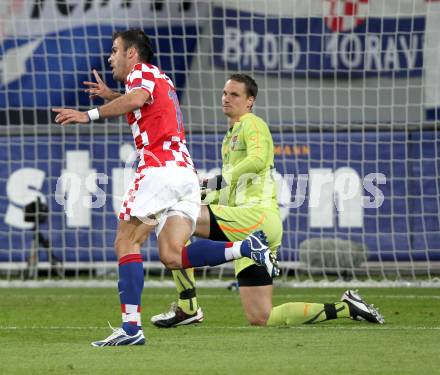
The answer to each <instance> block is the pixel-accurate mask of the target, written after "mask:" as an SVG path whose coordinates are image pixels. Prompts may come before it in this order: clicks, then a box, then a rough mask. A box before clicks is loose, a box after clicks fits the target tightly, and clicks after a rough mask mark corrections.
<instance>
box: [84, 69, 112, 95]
mask: <svg viewBox="0 0 440 375" xmlns="http://www.w3.org/2000/svg"><path fill="white" fill-rule="evenodd" d="M92 72H93V75H94V76H95V80H96V82H90V81H84V82H83V84H84V85H85V86H87V89H85V90H84V91H85V92H86V93H88V94H89V98H90V99H96V98H102V99H104V100H112V99H114V94H115V93H114V92H113V90H112V89H110V88H109V87H108V86H107V85H106V84H105V83H104V81H103V80H102V79H101V77H100V76H99V74H98V72H97V71H96V69H93V71H92Z"/></svg>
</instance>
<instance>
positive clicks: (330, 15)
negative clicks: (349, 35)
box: [323, 0, 369, 32]
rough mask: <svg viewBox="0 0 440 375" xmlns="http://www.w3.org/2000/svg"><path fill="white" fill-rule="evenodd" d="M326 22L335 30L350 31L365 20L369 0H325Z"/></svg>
mask: <svg viewBox="0 0 440 375" xmlns="http://www.w3.org/2000/svg"><path fill="white" fill-rule="evenodd" d="M323 6H324V14H325V15H326V16H325V23H326V25H327V27H328V28H329V29H330V30H332V31H333V32H344V31H350V30H353V29H354V28H356V27H357V26H359V25H361V24H363V23H364V22H365V18H366V17H367V16H368V6H369V4H368V0H324V3H323Z"/></svg>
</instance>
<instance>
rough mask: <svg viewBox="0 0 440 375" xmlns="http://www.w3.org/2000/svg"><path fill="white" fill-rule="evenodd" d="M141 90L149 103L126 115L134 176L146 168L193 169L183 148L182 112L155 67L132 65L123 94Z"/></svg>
mask: <svg viewBox="0 0 440 375" xmlns="http://www.w3.org/2000/svg"><path fill="white" fill-rule="evenodd" d="M133 90H145V91H147V92H149V93H150V98H149V100H148V101H147V102H146V103H145V104H144V105H143V106H142V107H141V108H139V109H137V110H135V111H133V112H129V113H127V121H128V124H129V125H130V128H131V131H132V133H133V138H134V143H135V145H136V149H137V151H138V154H139V156H140V161H139V165H138V172H140V171H141V170H142V169H144V168H149V167H166V166H178V167H186V168H191V169H194V165H193V162H192V160H191V156H190V154H189V152H188V149H187V147H186V140H185V130H184V128H183V118H182V112H181V111H180V106H179V100H178V98H177V94H176V89H175V87H174V84H173V82H172V81H171V79H170V78H169V77H168V76H167V75H166V74H165V73H163V72H162V71H161V70H160V69H159V68H158V67H157V66H154V65H151V64H144V63H142V64H141V63H140V64H136V65H135V66H134V67H133V69H132V71H131V72H130V74H129V75H128V76H127V80H126V82H125V93H126V94H128V93H130V92H131V91H133Z"/></svg>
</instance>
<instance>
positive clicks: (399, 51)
mask: <svg viewBox="0 0 440 375" xmlns="http://www.w3.org/2000/svg"><path fill="white" fill-rule="evenodd" d="M128 27H142V28H143V29H145V31H146V32H147V34H149V35H150V36H151V38H152V39H153V40H154V45H155V50H156V57H155V63H156V64H157V65H159V66H160V67H161V68H162V69H163V70H164V71H165V72H166V73H168V74H169V75H170V76H171V77H172V78H173V80H174V82H175V83H176V85H177V88H178V94H179V97H180V100H181V105H182V109H183V112H184V121H185V126H186V131H187V135H188V138H189V144H190V150H191V152H192V155H193V157H194V159H195V163H196V166H197V167H198V169H199V171H200V172H201V173H207V174H209V173H214V172H215V171H216V170H218V168H219V166H220V163H219V160H220V153H219V148H220V143H221V140H222V137H223V135H224V133H225V130H226V121H225V119H224V117H223V114H222V112H221V108H220V106H219V103H220V100H221V93H222V88H223V84H224V82H225V80H226V79H227V77H228V76H229V74H230V73H232V72H236V71H242V72H246V73H249V74H251V75H253V76H254V77H255V79H256V80H257V82H258V84H259V89H260V93H259V96H258V99H257V106H256V109H255V112H256V113H257V114H258V115H260V116H262V117H263V118H265V119H266V120H267V122H268V124H269V125H270V127H271V130H272V133H273V137H274V142H275V153H276V158H275V163H276V165H275V167H276V169H277V172H278V182H279V200H280V203H281V206H282V215H283V219H284V229H285V235H284V239H283V244H282V248H281V249H280V260H281V264H282V267H283V270H284V272H283V276H282V281H284V283H285V284H286V285H288V284H291V285H294V284H295V285H296V284H297V283H300V284H302V285H307V283H308V282H315V281H324V282H330V284H332V285H335V284H336V283H348V282H349V281H351V283H352V284H353V281H354V282H362V283H370V284H372V285H408V284H411V285H431V286H432V285H438V275H439V273H440V231H439V229H440V228H439V227H440V225H439V207H440V191H439V189H440V187H439V167H440V160H439V156H440V155H439V139H438V138H439V137H438V115H439V113H440V112H439V108H440V76H439V69H438V66H439V65H440V2H436V1H428V0H426V1H425V0H386V1H385V0H346V1H342V0H309V1H302V0H292V1H282V0H272V1H269V0H241V1H238V0H219V1H201V0H200V1H199V0H193V1H180V0H170V1H153V0H151V1H140V0H138V1H137V0H58V1H55V0H15V1H13V0H10V1H8V0H0V155H1V158H0V281H1V282H2V285H11V283H12V282H17V283H20V284H22V285H26V283H25V281H26V282H28V281H29V279H30V280H39V281H42V280H43V281H47V280H52V281H53V282H56V283H59V282H62V281H64V280H65V281H76V282H82V281H86V282H87V283H90V284H93V281H106V280H114V276H115V272H116V268H115V266H116V264H115V256H114V253H113V249H112V243H113V239H114V234H115V229H116V224H117V220H116V216H115V211H117V210H118V209H119V204H120V196H121V195H122V194H123V192H124V166H125V164H126V161H127V158H128V159H129V158H130V155H131V154H132V150H133V149H132V137H131V133H130V130H129V128H128V126H127V125H126V123H125V121H124V119H123V118H121V119H118V120H117V121H106V122H101V123H95V124H94V125H93V126H70V127H68V128H60V127H59V126H56V125H55V124H54V123H53V116H52V114H51V112H50V109H51V108H52V107H57V106H67V107H82V108H87V107H90V106H92V105H93V104H92V103H91V102H90V100H89V98H88V96H87V95H86V94H85V93H84V92H83V90H82V82H83V81H84V80H91V79H92V74H91V70H92V69H93V68H94V69H97V70H98V72H100V73H101V74H102V75H103V77H104V79H105V81H106V82H107V83H108V84H109V85H110V86H112V87H114V88H117V87H118V85H117V84H116V83H114V82H113V81H112V77H111V72H110V69H109V66H108V63H107V58H108V55H109V51H110V48H111V36H112V32H113V31H114V30H116V29H124V28H128ZM119 88H120V89H121V90H122V88H121V87H119ZM72 173H75V176H73V174H72ZM62 176H64V177H63V178H62V179H61V180H60V181H64V183H60V184H58V187H57V181H59V179H60V177H62ZM74 178H76V180H74ZM75 182H78V183H77V184H75ZM57 201H58V202H57ZM35 202H37V203H35ZM59 202H61V203H62V205H60V204H59ZM45 206H47V214H46V213H45V210H44V209H45ZM35 211H37V215H35V214H33V212H35ZM25 212H27V215H26V214H25ZM33 221H36V222H37V224H35V223H34V222H33ZM143 254H144V259H145V268H146V280H147V282H150V284H151V285H153V284H154V282H155V281H157V280H158V279H159V280H160V279H163V278H164V277H165V272H164V268H163V267H162V265H161V264H160V262H159V261H158V255H157V250H156V245H155V240H154V238H153V239H151V240H150V241H149V243H148V244H146V246H145V248H144V249H143ZM217 271H218V272H217ZM217 271H216V272H215V277H214V279H215V280H217V281H218V280H220V281H222V280H225V278H226V279H227V278H230V274H231V273H230V267H228V266H226V267H220V268H218V269H217ZM203 275H204V280H205V281H209V280H212V272H211V273H208V272H207V271H205V272H204V273H203Z"/></svg>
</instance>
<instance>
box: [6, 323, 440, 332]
mask: <svg viewBox="0 0 440 375" xmlns="http://www.w3.org/2000/svg"><path fill="white" fill-rule="evenodd" d="M106 328H108V327H105V326H103V327H74V326H65V327H63V326H22V327H20V326H0V330H1V331H17V330H53V331H57V330H78V331H80V330H101V329H106ZM185 328H187V329H188V328H189V329H194V330H198V329H203V330H212V331H216V330H231V331H233V330H255V331H256V330H258V329H263V327H251V326H236V327H233V326H212V327H210V326H207V325H197V326H192V327H191V328H190V327H185ZM266 329H271V330H273V329H293V330H310V329H314V330H339V331H371V330H375V331H440V326H435V327H425V326H419V327H411V326H402V327H389V326H388V327H387V326H382V325H371V326H361V327H344V326H336V325H334V326H329V325H325V326H324V325H322V324H317V325H314V326H312V325H301V326H291V327H270V328H268V327H266ZM147 332H148V330H147Z"/></svg>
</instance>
